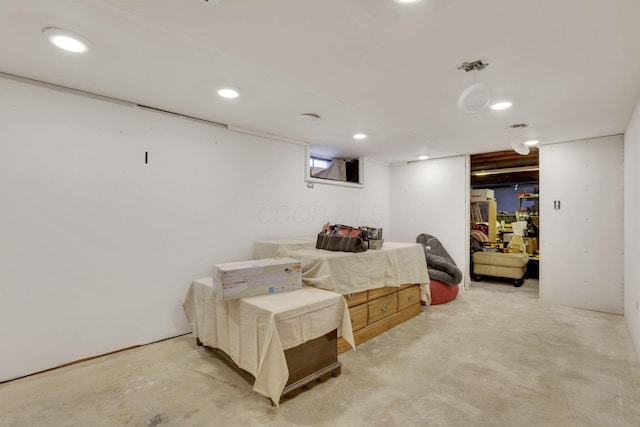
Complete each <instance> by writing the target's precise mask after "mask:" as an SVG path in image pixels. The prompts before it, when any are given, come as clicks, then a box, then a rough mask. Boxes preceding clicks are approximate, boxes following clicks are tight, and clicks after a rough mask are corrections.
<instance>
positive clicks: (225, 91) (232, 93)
mask: <svg viewBox="0 0 640 427" xmlns="http://www.w3.org/2000/svg"><path fill="white" fill-rule="evenodd" d="M216 93H217V94H218V96H221V97H223V98H227V99H234V98H237V97H239V96H240V89H238V88H235V87H232V86H221V87H219V88H218V89H217V90H216Z"/></svg>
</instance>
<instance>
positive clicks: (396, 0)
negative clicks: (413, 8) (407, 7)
mask: <svg viewBox="0 0 640 427" xmlns="http://www.w3.org/2000/svg"><path fill="white" fill-rule="evenodd" d="M393 1H394V3H398V4H411V3H418V2H419V1H420V0H393Z"/></svg>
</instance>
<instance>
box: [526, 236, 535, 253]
mask: <svg viewBox="0 0 640 427" xmlns="http://www.w3.org/2000/svg"><path fill="white" fill-rule="evenodd" d="M523 239H524V244H525V245H526V246H527V253H528V254H529V255H533V253H534V252H536V251H537V250H538V238H537V237H523Z"/></svg>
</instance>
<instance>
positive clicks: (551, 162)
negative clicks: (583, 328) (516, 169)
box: [540, 135, 624, 314]
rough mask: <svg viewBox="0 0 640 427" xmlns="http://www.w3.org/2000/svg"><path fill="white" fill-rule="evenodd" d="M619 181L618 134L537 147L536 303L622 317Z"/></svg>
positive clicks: (620, 153) (620, 151)
mask: <svg viewBox="0 0 640 427" xmlns="http://www.w3.org/2000/svg"><path fill="white" fill-rule="evenodd" d="M623 180H624V175H623V139H622V136H621V135H618V136H611V137H604V138H594V139H590V140H583V141H574V142H565V143H561V144H552V145H546V146H543V147H541V148H540V221H541V223H540V230H541V231H540V245H541V249H540V299H541V300H542V301H544V302H547V303H554V304H563V305H569V306H573V307H578V308H586V309H590V310H597V311H604V312H608V313H616V314H622V305H623V283H624V277H623V268H624V255H623V239H624V233H623V217H624V212H623V210H624V195H623V191H624V190H623V189H624V185H623V182H624V181H623ZM556 200H557V201H560V209H559V210H557V209H555V207H554V201H556Z"/></svg>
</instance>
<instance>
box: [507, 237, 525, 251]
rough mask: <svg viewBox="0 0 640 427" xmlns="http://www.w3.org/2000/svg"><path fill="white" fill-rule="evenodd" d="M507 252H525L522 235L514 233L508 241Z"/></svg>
mask: <svg viewBox="0 0 640 427" xmlns="http://www.w3.org/2000/svg"><path fill="white" fill-rule="evenodd" d="M508 248H509V252H512V253H525V252H527V247H526V245H525V243H524V239H523V238H522V236H518V235H515V236H513V237H512V238H511V241H510V242H509V246H508Z"/></svg>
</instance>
